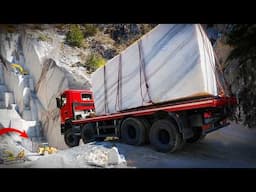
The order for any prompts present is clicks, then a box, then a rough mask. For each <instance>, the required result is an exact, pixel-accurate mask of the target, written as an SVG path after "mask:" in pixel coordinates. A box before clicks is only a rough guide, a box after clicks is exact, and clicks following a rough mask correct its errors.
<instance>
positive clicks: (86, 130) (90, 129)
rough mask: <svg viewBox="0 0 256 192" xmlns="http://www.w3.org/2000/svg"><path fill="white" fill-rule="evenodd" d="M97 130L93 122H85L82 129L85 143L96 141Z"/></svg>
mask: <svg viewBox="0 0 256 192" xmlns="http://www.w3.org/2000/svg"><path fill="white" fill-rule="evenodd" d="M95 136H96V130H95V128H94V126H93V124H91V123H89V124H85V125H84V126H83V128H82V130H81V137H82V140H83V142H84V144H86V143H89V142H92V141H95Z"/></svg>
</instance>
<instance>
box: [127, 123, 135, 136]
mask: <svg viewBox="0 0 256 192" xmlns="http://www.w3.org/2000/svg"><path fill="white" fill-rule="evenodd" d="M127 131H128V136H129V137H130V138H131V139H135V138H136V129H135V127H133V126H131V125H130V126H128V127H127Z"/></svg>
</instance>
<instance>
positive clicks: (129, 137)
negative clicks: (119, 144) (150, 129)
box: [121, 118, 146, 145]
mask: <svg viewBox="0 0 256 192" xmlns="http://www.w3.org/2000/svg"><path fill="white" fill-rule="evenodd" d="M145 138H146V126H145V123H144V122H143V121H141V120H139V119H136V118H127V119H125V120H124V121H123V123H122V125H121V139H122V140H123V141H124V142H125V143H127V144H129V145H142V144H144V143H145Z"/></svg>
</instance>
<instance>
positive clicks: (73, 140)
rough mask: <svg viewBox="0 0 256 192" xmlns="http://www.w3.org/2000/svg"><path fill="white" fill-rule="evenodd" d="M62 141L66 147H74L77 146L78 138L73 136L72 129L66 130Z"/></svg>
mask: <svg viewBox="0 0 256 192" xmlns="http://www.w3.org/2000/svg"><path fill="white" fill-rule="evenodd" d="M64 140H65V143H66V145H67V146H69V147H75V146H78V145H79V141H80V137H79V136H77V135H74V134H73V132H72V129H67V130H66V131H65V133H64Z"/></svg>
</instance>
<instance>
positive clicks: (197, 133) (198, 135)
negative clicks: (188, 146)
mask: <svg viewBox="0 0 256 192" xmlns="http://www.w3.org/2000/svg"><path fill="white" fill-rule="evenodd" d="M192 130H193V134H194V136H193V137H191V138H189V139H186V142H187V143H196V142H199V141H202V140H203V139H204V138H205V136H206V135H203V134H202V129H201V127H192Z"/></svg>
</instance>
